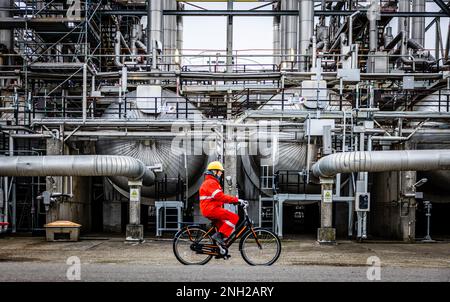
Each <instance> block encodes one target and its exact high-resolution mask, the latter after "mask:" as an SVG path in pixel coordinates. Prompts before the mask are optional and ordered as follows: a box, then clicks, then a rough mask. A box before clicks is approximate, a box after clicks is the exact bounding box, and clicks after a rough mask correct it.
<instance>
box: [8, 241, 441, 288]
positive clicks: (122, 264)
mask: <svg viewBox="0 0 450 302" xmlns="http://www.w3.org/2000/svg"><path fill="white" fill-rule="evenodd" d="M282 247H283V249H282V254H281V257H280V259H279V260H278V262H277V263H276V264H275V265H273V266H271V267H251V266H249V265H247V264H246V263H245V262H244V260H243V259H242V258H241V255H240V253H239V251H238V245H237V244H235V245H234V246H232V248H231V252H230V253H231V255H232V257H231V259H229V260H227V261H225V260H222V259H220V260H219V259H212V260H211V262H209V263H208V264H207V265H205V266H184V265H182V264H180V263H178V261H177V260H176V258H175V256H174V255H173V252H172V242H171V240H170V239H155V238H149V239H146V241H145V242H144V243H142V244H126V243H124V241H123V238H122V237H109V238H99V237H91V238H84V239H83V240H81V241H80V242H66V243H63V242H57V243H50V242H46V241H45V238H42V237H0V269H1V271H2V274H0V282H2V281H67V280H68V278H67V271H68V269H69V268H70V267H71V266H70V265H68V264H67V263H66V261H67V259H68V258H69V257H71V256H76V257H78V258H79V259H80V262H81V266H80V277H81V280H82V281H219V280H223V281H368V279H367V272H368V269H369V270H370V271H371V272H373V268H370V267H369V266H368V265H367V260H368V258H369V257H372V256H376V257H378V258H379V259H380V262H381V269H380V276H381V280H382V281H444V282H450V242H439V243H428V244H425V243H416V244H404V243H393V242H365V243H356V242H353V241H339V242H338V245H336V246H321V245H318V244H317V243H316V242H315V241H314V239H312V238H300V239H298V238H297V239H295V240H283V242H282ZM371 269H372V270H371Z"/></svg>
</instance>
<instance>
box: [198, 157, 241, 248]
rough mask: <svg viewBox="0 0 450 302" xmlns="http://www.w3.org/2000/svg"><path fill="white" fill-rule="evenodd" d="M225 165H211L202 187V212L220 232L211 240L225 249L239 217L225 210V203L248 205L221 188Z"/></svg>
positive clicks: (214, 163)
mask: <svg viewBox="0 0 450 302" xmlns="http://www.w3.org/2000/svg"><path fill="white" fill-rule="evenodd" d="M223 172H224V169H223V165H222V163H220V162H218V161H214V162H211V163H209V165H208V167H207V171H206V173H205V180H204V182H203V184H202V185H201V187H200V192H199V193H200V210H201V212H202V215H203V216H205V217H206V218H208V219H209V220H213V221H215V225H216V227H217V228H218V232H217V233H215V234H214V235H213V236H211V238H212V239H213V240H214V241H215V242H216V243H218V244H219V245H220V246H222V247H225V246H226V244H225V240H226V239H227V238H228V237H229V236H230V235H231V233H233V231H234V228H235V227H236V224H237V222H238V221H239V216H238V215H236V214H235V213H233V212H230V211H228V210H226V209H224V208H223V205H224V204H225V203H231V204H240V205H247V204H248V203H247V201H245V200H242V199H238V198H237V197H234V196H231V195H226V194H224V193H223V191H222V188H221V186H220V182H221V179H222V177H223Z"/></svg>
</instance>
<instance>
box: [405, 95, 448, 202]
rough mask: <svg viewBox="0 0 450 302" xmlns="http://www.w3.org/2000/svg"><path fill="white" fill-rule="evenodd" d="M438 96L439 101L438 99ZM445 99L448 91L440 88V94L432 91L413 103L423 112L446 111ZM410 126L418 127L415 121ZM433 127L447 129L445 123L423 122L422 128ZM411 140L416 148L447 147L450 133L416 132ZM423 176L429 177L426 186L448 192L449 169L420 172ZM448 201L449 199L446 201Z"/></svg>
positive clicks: (416, 109)
mask: <svg viewBox="0 0 450 302" xmlns="http://www.w3.org/2000/svg"><path fill="white" fill-rule="evenodd" d="M439 98H440V101H439ZM447 100H450V91H448V90H442V91H441V94H440V95H439V92H434V93H432V94H430V95H428V96H426V97H425V98H423V99H422V100H420V101H419V102H418V103H416V104H415V105H414V110H415V111H425V112H446V111H447ZM411 126H415V127H418V126H419V125H418V124H417V123H414V124H412V125H411ZM429 127H433V128H435V129H449V126H448V124H447V123H441V122H427V123H424V124H423V128H429ZM411 140H412V141H413V142H416V143H417V149H437V150H439V149H449V148H450V143H447V144H446V143H445V142H450V135H449V134H444V133H442V134H421V133H416V134H414V135H413V136H412V138H411ZM421 174H422V175H424V176H425V177H427V178H429V183H427V185H426V187H427V188H429V187H432V188H435V189H438V190H441V191H445V192H449V191H450V188H449V186H448V184H449V183H450V171H445V170H442V171H430V172H423V173H421ZM446 202H449V201H446Z"/></svg>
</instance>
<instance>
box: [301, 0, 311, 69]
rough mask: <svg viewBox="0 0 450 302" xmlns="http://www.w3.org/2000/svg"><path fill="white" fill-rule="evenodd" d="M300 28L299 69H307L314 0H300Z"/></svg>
mask: <svg viewBox="0 0 450 302" xmlns="http://www.w3.org/2000/svg"><path fill="white" fill-rule="evenodd" d="M299 14H300V20H299V21H300V28H299V49H300V51H299V52H300V61H301V63H300V65H299V67H300V68H299V69H300V71H308V64H307V63H306V62H308V61H309V58H308V57H302V56H304V55H308V50H309V45H310V43H311V37H312V36H313V34H314V0H300V8H299Z"/></svg>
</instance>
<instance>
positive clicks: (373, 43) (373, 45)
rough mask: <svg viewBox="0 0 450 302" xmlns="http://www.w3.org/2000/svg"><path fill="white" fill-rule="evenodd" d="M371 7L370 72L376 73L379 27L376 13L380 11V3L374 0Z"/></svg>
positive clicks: (369, 15)
mask: <svg viewBox="0 0 450 302" xmlns="http://www.w3.org/2000/svg"><path fill="white" fill-rule="evenodd" d="M370 5H371V14H368V17H369V68H368V69H369V71H370V72H374V71H375V57H374V55H375V52H376V51H377V49H378V25H377V16H376V12H377V10H378V3H377V2H376V1H374V0H372V3H371V4H370Z"/></svg>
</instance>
